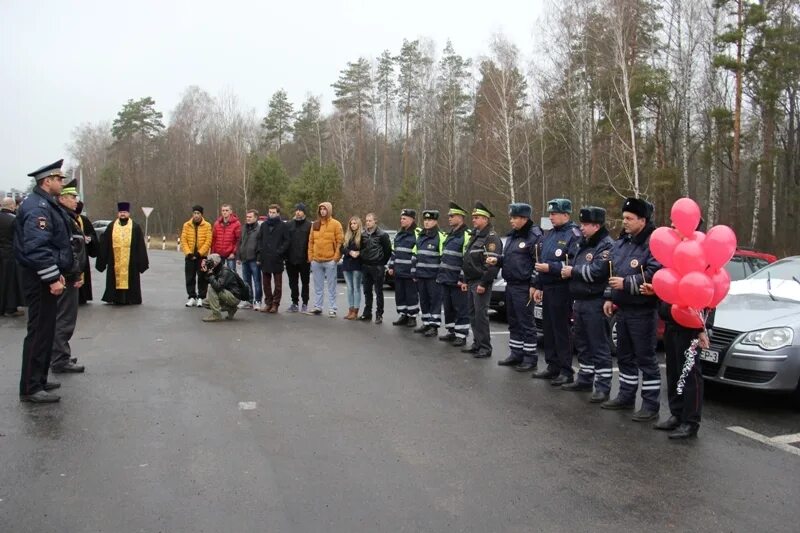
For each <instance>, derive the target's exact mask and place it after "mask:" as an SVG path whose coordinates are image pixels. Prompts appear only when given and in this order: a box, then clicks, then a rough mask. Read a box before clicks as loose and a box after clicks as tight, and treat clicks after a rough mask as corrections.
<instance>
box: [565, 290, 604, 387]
mask: <svg viewBox="0 0 800 533" xmlns="http://www.w3.org/2000/svg"><path fill="white" fill-rule="evenodd" d="M572 309H573V311H574V316H575V325H574V328H573V335H574V339H575V348H576V350H577V352H578V364H579V366H580V369H579V370H578V383H580V384H588V385H591V384H592V382H594V387H595V390H596V391H598V392H603V393H605V394H608V393H609V392H610V391H611V347H610V346H609V345H608V343H609V335H608V322H607V320H606V316H605V315H604V314H603V298H590V299H587V300H575V302H574V303H573V307H572Z"/></svg>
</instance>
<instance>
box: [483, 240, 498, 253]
mask: <svg viewBox="0 0 800 533" xmlns="http://www.w3.org/2000/svg"><path fill="white" fill-rule="evenodd" d="M496 248H497V245H495V243H493V242H490V243H489V244H487V245H486V249H487V250H488V251H490V252H494V251H495V249H496Z"/></svg>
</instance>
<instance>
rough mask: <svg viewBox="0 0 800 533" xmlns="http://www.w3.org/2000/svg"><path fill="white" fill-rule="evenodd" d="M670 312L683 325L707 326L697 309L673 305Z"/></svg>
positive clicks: (695, 327) (690, 326)
mask: <svg viewBox="0 0 800 533" xmlns="http://www.w3.org/2000/svg"><path fill="white" fill-rule="evenodd" d="M670 314H671V315H672V318H673V319H674V320H675V322H677V323H678V324H680V325H681V326H683V327H686V328H693V329H703V328H705V324H704V323H703V319H702V318H700V312H699V311H698V310H697V309H692V308H691V307H682V306H678V305H673V306H672V309H671V310H670Z"/></svg>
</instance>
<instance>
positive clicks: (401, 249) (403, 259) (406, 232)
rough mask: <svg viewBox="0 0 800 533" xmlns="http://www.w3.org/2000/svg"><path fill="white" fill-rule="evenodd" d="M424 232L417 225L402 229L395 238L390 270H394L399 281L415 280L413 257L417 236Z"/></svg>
mask: <svg viewBox="0 0 800 533" xmlns="http://www.w3.org/2000/svg"><path fill="white" fill-rule="evenodd" d="M421 232H422V230H421V229H420V228H418V227H417V225H416V224H412V225H411V226H409V227H408V229H401V230H400V231H398V232H397V235H395V236H394V251H393V252H392V257H391V259H389V268H393V269H394V277H395V278H397V279H412V278H414V277H415V276H414V265H413V261H412V260H413V256H414V252H415V251H416V249H417V236H418V235H419V234H420V233H421Z"/></svg>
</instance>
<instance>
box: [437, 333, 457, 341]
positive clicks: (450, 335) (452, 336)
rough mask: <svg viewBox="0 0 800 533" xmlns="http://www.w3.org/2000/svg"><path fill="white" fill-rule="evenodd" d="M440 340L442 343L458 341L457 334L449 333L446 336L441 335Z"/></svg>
mask: <svg viewBox="0 0 800 533" xmlns="http://www.w3.org/2000/svg"><path fill="white" fill-rule="evenodd" d="M439 340H440V341H442V342H453V341H454V340H456V334H455V333H450V332H447V333H445V334H444V335H439Z"/></svg>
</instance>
